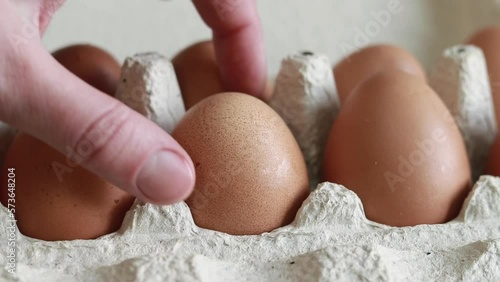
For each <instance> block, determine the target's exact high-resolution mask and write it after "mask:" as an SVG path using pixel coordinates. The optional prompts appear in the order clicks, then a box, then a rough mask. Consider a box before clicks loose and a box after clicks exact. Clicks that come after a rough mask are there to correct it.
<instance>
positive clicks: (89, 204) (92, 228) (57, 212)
mask: <svg viewBox="0 0 500 282" xmlns="http://www.w3.org/2000/svg"><path fill="white" fill-rule="evenodd" d="M76 164H77V159H73V158H67V157H66V156H64V155H63V154H61V153H59V152H58V151H56V150H54V149H52V148H51V147H50V146H48V145H47V144H45V143H43V142H41V141H39V140H37V139H35V138H33V137H31V136H29V135H26V134H19V135H18V136H17V137H16V139H15V140H14V142H13V143H12V145H11V147H10V149H9V151H8V154H7V158H6V160H5V164H4V167H3V169H2V171H7V169H8V168H15V175H16V177H15V190H14V192H15V207H16V211H15V217H16V220H17V226H18V228H19V231H20V232H21V233H22V234H24V235H26V236H29V237H32V238H37V239H42V240H46V241H56V240H75V239H93V238H97V237H99V236H102V235H105V234H108V233H112V232H115V231H116V230H118V229H119V228H120V226H121V224H122V221H123V218H124V216H125V213H126V212H127V211H128V209H129V208H130V206H131V205H132V203H133V201H134V197H133V196H131V195H129V194H128V193H126V192H124V191H122V190H120V189H118V188H117V187H114V186H113V185H111V184H109V183H107V182H105V181H103V180H102V179H100V178H99V177H97V176H96V175H94V174H92V173H90V172H89V171H87V170H86V169H84V168H82V167H81V166H76ZM4 174H5V173H2V176H1V177H3V178H5V175H4ZM1 183H2V184H1V185H2V186H1V187H2V191H1V193H0V199H1V201H2V203H3V204H4V205H6V204H7V199H8V192H9V191H8V190H7V180H6V179H3V180H2V182H1Z"/></svg>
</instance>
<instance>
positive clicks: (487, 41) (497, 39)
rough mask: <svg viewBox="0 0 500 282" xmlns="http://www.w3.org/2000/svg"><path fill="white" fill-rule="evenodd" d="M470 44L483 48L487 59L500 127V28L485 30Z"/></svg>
mask: <svg viewBox="0 0 500 282" xmlns="http://www.w3.org/2000/svg"><path fill="white" fill-rule="evenodd" d="M468 43H469V44H472V45H476V46H477V47H479V48H481V49H482V50H483V52H484V56H485V57H486V62H487V66H488V73H489V75H490V84H491V90H492V95H493V102H494V104H495V114H496V118H497V124H499V125H500V56H499V53H498V48H500V27H499V26H493V27H488V28H485V29H483V30H481V31H479V32H477V33H476V34H474V35H473V36H472V37H471V38H470V39H469V41H468Z"/></svg>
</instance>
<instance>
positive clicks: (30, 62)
mask: <svg viewBox="0 0 500 282" xmlns="http://www.w3.org/2000/svg"><path fill="white" fill-rule="evenodd" d="M16 54H19V52H11V53H8V54H0V82H1V80H2V77H3V78H4V82H5V83H4V85H3V88H2V87H0V119H1V120H4V121H6V122H7V123H10V124H12V125H13V126H15V127H17V128H19V129H21V130H23V131H25V132H27V133H29V134H31V135H33V136H35V137H37V138H39V139H41V140H43V141H45V142H46V143H48V144H49V145H51V146H52V147H54V148H56V149H57V150H59V151H60V152H61V153H63V154H65V155H66V157H67V158H66V160H67V162H66V163H64V164H60V163H58V164H53V168H54V167H57V168H58V173H59V176H60V177H67V176H68V174H70V173H71V171H72V170H73V169H74V168H75V167H76V166H78V165H82V166H83V167H85V168H87V169H88V170H90V171H92V172H93V173H95V174H97V175H98V176H100V177H102V178H104V179H105V180H107V181H109V182H111V183H112V184H114V185H116V186H117V187H120V188H122V189H123V190H125V191H127V192H129V193H131V194H133V195H135V196H136V197H138V198H140V199H142V200H145V201H148V202H153V203H157V204H171V203H174V202H177V201H180V200H183V199H185V198H186V197H187V196H188V195H189V194H190V193H191V191H192V190H193V187H194V181H195V175H194V168H193V164H192V162H191V160H190V158H189V156H188V155H187V153H186V152H185V151H184V150H183V149H182V148H181V147H180V145H179V144H178V143H177V142H176V141H175V140H174V139H173V138H172V137H171V136H170V135H168V134H167V133H166V132H165V131H163V130H162V129H161V128H160V127H158V126H157V125H155V124H154V123H152V122H150V121H149V120H147V119H146V118H145V117H143V116H141V115H139V114H138V113H136V112H135V111H133V110H131V109H130V108H128V107H127V106H125V105H124V104H122V103H121V102H119V101H118V100H116V99H114V98H112V97H109V96H108V95H105V94H104V93H102V92H100V91H98V90H97V89H95V88H93V87H91V86H90V85H88V84H86V83H85V82H83V81H82V80H80V79H78V78H77V77H76V76H74V75H73V74H71V73H70V72H68V71H67V70H66V69H64V68H63V67H62V66H61V65H59V64H58V63H57V62H56V61H55V59H54V58H53V57H52V56H51V55H50V54H49V53H48V52H47V51H46V50H45V49H44V48H43V47H42V45H41V43H39V42H33V41H32V42H31V43H30V44H27V45H25V46H23V51H22V56H19V55H16ZM3 57H6V58H7V59H6V60H2V58H3ZM2 61H7V62H9V65H8V67H7V68H4V69H3V70H1V69H2V66H1V64H2ZM5 78H8V79H5ZM1 84H2V83H0V85H1Z"/></svg>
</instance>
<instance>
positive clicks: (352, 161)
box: [323, 71, 471, 226]
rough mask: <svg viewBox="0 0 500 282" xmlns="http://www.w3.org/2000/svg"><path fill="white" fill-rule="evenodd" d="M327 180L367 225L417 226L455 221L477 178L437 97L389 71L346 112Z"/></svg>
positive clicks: (331, 143) (337, 127) (360, 90)
mask: <svg viewBox="0 0 500 282" xmlns="http://www.w3.org/2000/svg"><path fill="white" fill-rule="evenodd" d="M323 177H324V180H327V181H330V182H335V183H339V184H342V185H344V186H345V187H347V188H348V189H351V190H353V191H354V192H355V193H356V194H357V195H358V196H359V197H360V199H361V201H362V203H363V205H364V209H365V213H366V216H367V218H368V219H370V220H372V221H376V222H379V223H383V224H387V225H391V226H413V225H417V224H437V223H444V222H447V221H449V220H451V219H453V218H454V217H456V216H457V215H458V213H459V211H460V209H461V206H462V203H463V200H464V199H465V197H466V196H467V194H468V193H469V191H470V179H471V171H470V168H469V163H468V160H467V153H466V149H465V145H464V142H463V140H462V137H461V135H460V133H459V130H458V128H457V126H456V124H455V123H454V121H453V119H452V117H451V115H450V113H449V112H448V110H447V108H446V107H445V105H444V104H443V102H442V101H441V100H440V99H439V97H438V96H437V95H436V94H435V92H434V91H433V90H432V89H431V88H430V87H429V86H428V85H427V84H426V83H424V82H423V80H422V79H421V78H420V77H417V76H415V75H411V74H408V73H406V72H402V71H385V72H382V73H379V74H376V75H375V76H372V77H371V78H369V79H368V80H366V81H365V82H364V83H362V84H361V85H359V86H358V87H357V88H355V90H354V91H353V92H352V93H351V95H350V96H349V98H348V99H347V100H346V102H345V104H344V105H343V106H342V108H341V111H340V114H339V116H338V118H337V120H336V121H335V123H334V125H333V127H332V129H331V132H330V136H329V140H328V143H327V146H326V150H325V155H324V163H323Z"/></svg>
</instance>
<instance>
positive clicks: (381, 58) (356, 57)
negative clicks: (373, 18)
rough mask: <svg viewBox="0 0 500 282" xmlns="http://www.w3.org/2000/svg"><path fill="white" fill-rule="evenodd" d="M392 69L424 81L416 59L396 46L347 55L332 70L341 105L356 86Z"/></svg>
mask: <svg viewBox="0 0 500 282" xmlns="http://www.w3.org/2000/svg"><path fill="white" fill-rule="evenodd" d="M394 69H398V70H403V71H406V72H408V73H412V74H415V75H416V76H418V77H421V78H422V79H423V80H425V71H424V70H423V67H422V66H421V65H420V63H419V62H418V61H417V59H415V57H413V55H412V54H410V53H408V52H407V51H406V50H404V49H401V48H399V47H396V46H392V45H374V46H370V47H366V48H363V49H361V50H359V51H357V52H355V53H353V54H351V55H349V56H348V57H347V58H345V59H343V60H342V61H340V62H339V63H338V64H337V65H336V66H335V67H334V70H333V72H334V75H335V82H336V84H337V89H338V94H339V97H340V101H341V103H344V102H345V100H346V98H347V96H349V94H350V93H351V92H352V91H353V90H354V88H356V86H357V85H358V84H360V83H362V82H364V81H365V80H366V79H368V78H370V77H371V76H373V75H375V74H377V73H378V72H381V71H385V70H394Z"/></svg>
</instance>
